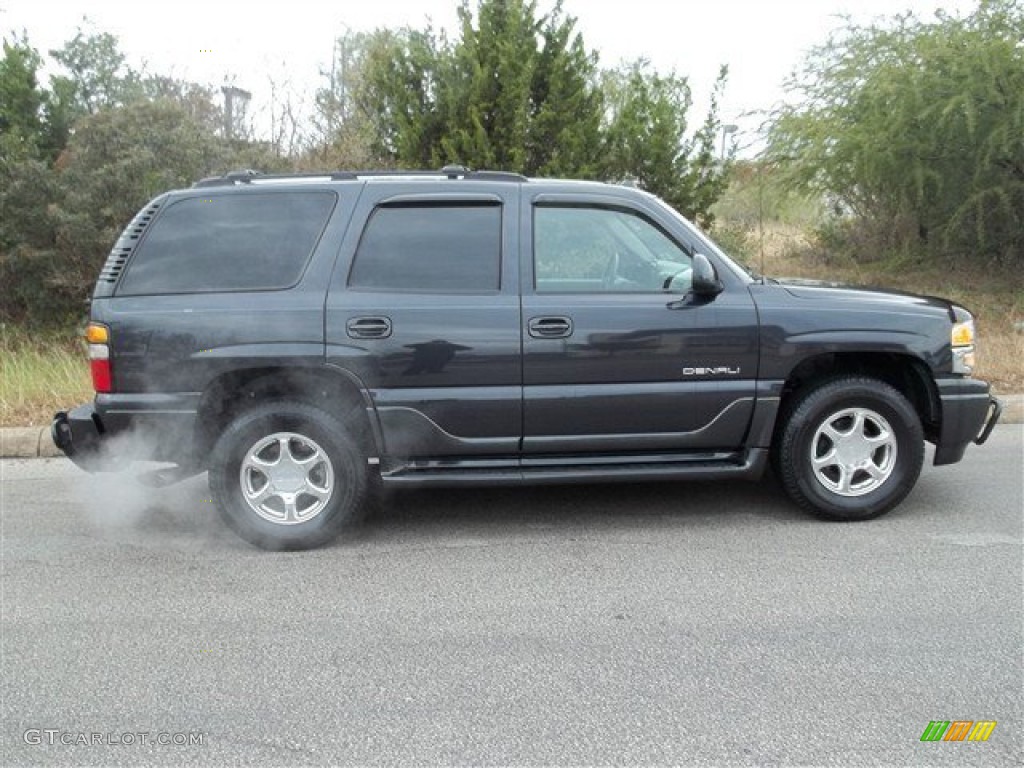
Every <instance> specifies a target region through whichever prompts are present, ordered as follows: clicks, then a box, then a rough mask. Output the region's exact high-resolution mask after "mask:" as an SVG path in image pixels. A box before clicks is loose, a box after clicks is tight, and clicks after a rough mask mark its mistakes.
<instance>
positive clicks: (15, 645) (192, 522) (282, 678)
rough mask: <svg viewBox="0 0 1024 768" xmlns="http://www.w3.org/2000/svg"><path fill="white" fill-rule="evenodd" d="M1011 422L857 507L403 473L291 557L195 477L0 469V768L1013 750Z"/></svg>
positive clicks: (673, 487) (989, 759)
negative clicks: (485, 483)
mask: <svg viewBox="0 0 1024 768" xmlns="http://www.w3.org/2000/svg"><path fill="white" fill-rule="evenodd" d="M1022 433H1024V429H1022V427H1021V426H1020V425H1006V426H1000V427H998V428H997V429H996V431H995V433H994V434H993V436H992V438H991V440H990V442H989V444H987V445H986V446H983V447H980V448H978V447H972V448H971V449H969V450H968V453H967V456H966V458H965V460H964V461H963V462H962V463H961V464H958V465H954V466H951V467H939V468H933V467H930V466H926V468H925V471H924V474H923V475H922V478H921V480H920V482H919V484H918V486H917V488H916V490H915V491H914V492H913V493H912V495H911V496H910V497H909V499H908V500H907V501H906V502H904V504H903V505H902V506H901V507H899V508H898V509H897V510H895V511H893V512H892V513H890V514H889V515H887V516H885V517H883V518H880V519H878V520H875V521H873V522H869V523H861V524H834V523H825V522H820V521H817V520H815V519H812V518H809V517H806V516H805V515H803V514H802V513H800V512H799V511H798V510H797V509H796V508H795V507H793V506H792V505H791V504H790V503H789V502H788V501H787V500H786V499H785V497H784V496H783V494H782V492H781V491H780V490H779V488H778V487H777V485H776V484H775V483H774V482H773V481H770V480H769V481H766V482H764V483H761V484H740V483H726V484H723V483H717V484H714V483H707V484H690V485H684V484H664V485H646V486H641V485H628V486H603V487H601V486H595V487H590V488H583V487H563V488H547V489H515V490H507V489H505V490H488V491H465V490H463V491H431V492H405V493H402V494H400V495H397V496H396V497H395V498H394V499H392V500H391V502H390V504H389V505H388V506H387V507H385V508H384V509H383V510H381V511H380V512H379V513H378V514H377V515H376V516H375V517H373V518H372V519H371V520H370V521H369V522H368V523H367V524H365V525H364V526H363V527H362V528H361V529H360V530H359V531H358V532H357V533H356V534H354V535H353V536H352V537H350V538H348V539H346V540H344V541H339V542H338V543H336V544H335V545H333V546H330V547H327V548H325V549H322V550H318V551H314V552H302V553H287V554H280V553H278V554H273V553H265V552H261V551H258V550H255V549H253V548H251V547H249V546H248V545H246V544H245V543H244V542H242V541H241V540H239V539H237V538H235V537H234V535H233V534H231V533H230V532H229V531H228V530H227V529H226V527H225V526H224V525H223V524H222V523H221V522H220V520H219V519H218V518H217V516H216V514H215V513H214V511H213V509H212V504H211V503H210V501H209V496H208V494H207V491H206V488H205V483H204V481H203V479H202V478H197V479H194V480H192V481H189V482H187V483H184V484H181V485H179V486H175V487H172V488H170V489H166V490H163V491H151V490H148V489H144V488H142V487H140V486H138V485H136V484H135V483H133V482H132V481H131V480H130V479H129V478H127V477H124V476H106V477H99V478H95V477H91V476H88V475H85V474H83V473H81V472H79V471H78V470H76V469H75V468H74V467H72V466H71V465H70V463H68V462H67V461H66V460H63V459H35V460H28V461H21V460H12V461H3V462H0V473H2V476H0V494H2V495H0V507H2V517H0V523H2V530H0V538H2V550H0V554H2V568H0V570H2V574H0V575H2V579H0V583H2V587H0V597H2V606H0V629H2V638H0V640H2V694H3V696H2V705H0V707H2V708H0V712H2V728H0V739H2V741H0V764H2V765H5V766H9V765H23V764H24V765H28V764H32V765H38V764H46V765H101V764H102V765H138V764H163V765H193V764H203V765H228V764H232V765H234V764H246V765H299V764H309V765H319V764H336V765H337V764H343V765H368V764H374V765H434V764H458V765H495V764H501V765H541V764H543V765H570V764H571V765H580V764H588V765H605V764H616V765H625V764H628V765H668V764H682V765H797V764H800V765H844V766H848V765H883V764H884V765H893V764H895V765H951V766H952V765H956V766H961V765H984V766H1002V765H1018V766H1019V765H1021V764H1022V763H1024V749H1022V734H1024V727H1022V725H1024V722H1022V690H1024V673H1022V648H1024V638H1022V584H1024V554H1022V541H1024V539H1022V526H1024V500H1022V488H1024V448H1022ZM936 720H941V721H947V720H948V721H956V720H971V721H981V720H989V721H996V723H997V725H996V727H995V729H994V730H993V731H992V733H991V736H990V737H989V739H988V741H986V742H968V741H964V742H952V741H940V742H921V741H920V737H921V735H922V733H923V732H924V730H925V728H926V727H927V726H928V724H929V722H931V721H936ZM158 741H167V742H170V743H168V744H163V743H157V742H158ZM176 742H177V743H176ZM190 742H191V743H190ZM197 742H201V743H197Z"/></svg>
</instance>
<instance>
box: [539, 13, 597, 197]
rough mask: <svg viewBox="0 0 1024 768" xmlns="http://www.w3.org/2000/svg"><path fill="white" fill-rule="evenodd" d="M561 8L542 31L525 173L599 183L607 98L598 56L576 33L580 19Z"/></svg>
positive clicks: (548, 19)
mask: <svg viewBox="0 0 1024 768" xmlns="http://www.w3.org/2000/svg"><path fill="white" fill-rule="evenodd" d="M559 9H560V6H556V7H555V12H554V13H552V14H550V15H549V16H548V17H547V18H546V19H545V20H544V21H543V22H542V26H541V31H540V34H541V40H542V43H541V48H540V51H539V52H538V53H537V57H536V61H535V66H534V70H533V80H532V82H531V84H530V94H531V98H530V108H531V109H530V123H529V132H528V134H527V139H526V166H525V169H524V170H525V172H526V173H528V174H530V175H537V176H552V177H564V176H574V177H577V178H583V179H591V178H596V177H597V176H598V175H599V173H600V150H599V148H600V146H601V131H602V121H603V116H604V106H605V94H604V92H603V91H602V90H601V89H600V88H598V87H597V82H598V80H599V71H598V66H597V54H595V53H593V52H590V51H588V50H587V48H586V46H585V45H584V43H583V36H582V35H580V34H579V33H577V32H576V31H575V28H576V20H575V19H573V18H572V17H568V18H563V17H562V16H561V14H560V13H559V12H558V11H559Z"/></svg>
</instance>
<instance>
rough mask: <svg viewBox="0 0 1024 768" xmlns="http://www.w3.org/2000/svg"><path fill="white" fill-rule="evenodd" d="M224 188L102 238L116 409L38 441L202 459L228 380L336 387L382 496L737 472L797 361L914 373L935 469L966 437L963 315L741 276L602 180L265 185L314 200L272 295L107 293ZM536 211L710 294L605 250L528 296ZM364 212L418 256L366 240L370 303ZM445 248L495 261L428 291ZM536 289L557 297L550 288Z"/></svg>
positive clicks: (971, 413) (147, 214) (154, 211)
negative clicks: (297, 259)
mask: <svg viewBox="0 0 1024 768" xmlns="http://www.w3.org/2000/svg"><path fill="white" fill-rule="evenodd" d="M246 186H247V185H244V184H243V185H240V186H239V187H231V186H218V187H214V188H209V189H207V188H202V189H193V190H185V191H179V192H172V193H168V194H166V195H163V196H161V197H160V198H158V199H157V201H155V202H154V203H153V204H151V205H149V206H147V208H146V209H144V210H143V212H142V213H141V214H140V218H139V219H138V221H140V222H142V225H139V226H137V227H135V228H134V229H133V228H129V229H130V231H129V230H126V233H125V235H124V236H123V237H122V239H121V240H119V242H118V247H119V248H120V250H118V253H117V259H118V261H117V264H116V265H114V266H115V267H116V269H115V268H114V267H110V266H109V265H108V268H105V270H104V277H103V279H101V281H100V283H98V285H97V290H96V293H95V295H94V300H93V305H92V319H93V320H94V321H96V322H101V323H104V324H106V325H107V326H108V327H109V328H110V333H111V359H112V365H113V375H114V388H115V391H114V393H111V394H107V395H100V396H97V398H96V400H95V403H94V404H93V406H92V407H90V408H88V409H84V410H79V411H75V412H74V417H73V418H70V417H66V418H65V419H64V420H62V421H61V423H60V425H59V427H60V428H59V429H58V430H57V432H59V434H60V437H61V440H62V441H63V443H64V445H65V446H66V450H67V452H68V453H69V455H77V456H78V458H76V461H77V460H79V459H81V451H77V452H76V451H75V450H74V446H73V445H72V442H73V441H74V440H77V441H78V442H79V443H80V444H87V445H90V446H92V445H96V444H99V443H100V442H102V441H103V440H104V439H106V438H108V437H110V436H112V435H115V434H117V433H119V432H122V431H124V430H128V429H137V428H139V427H140V425H141V427H142V428H144V429H147V430H150V431H151V432H152V433H154V434H156V435H158V436H159V435H160V434H161V432H162V431H163V432H166V434H167V435H173V439H171V438H167V439H166V440H164V443H165V444H166V447H167V450H166V451H161V453H163V454H166V455H167V456H168V457H169V458H171V459H173V460H176V461H180V462H183V463H190V464H198V465H201V464H202V463H203V462H205V460H206V456H205V454H203V453H202V451H203V450H204V446H205V448H208V447H209V444H208V443H206V444H204V443H202V442H201V441H198V440H193V439H192V437H193V435H194V434H198V432H199V431H200V428H206V427H208V424H206V423H205V422H204V423H199V424H197V422H198V421H200V420H201V419H207V420H208V419H209V418H211V414H213V415H216V413H218V412H219V411H227V410H229V409H231V408H237V407H238V404H237V403H233V402H230V401H224V402H222V403H216V402H215V403H214V406H215V407H214V408H213V410H212V411H210V410H203V409H204V408H206V407H208V406H209V403H210V401H211V399H215V394H216V393H217V392H219V391H220V389H219V388H223V387H226V386H227V384H226V382H238V381H245V380H246V376H247V375H249V374H251V375H252V376H254V377H256V376H262V377H264V378H266V377H271V378H274V377H276V378H277V379H278V380H280V381H282V382H287V381H293V380H298V379H300V378H302V377H304V376H314V377H317V378H316V380H317V381H318V382H324V381H326V382H336V383H337V387H335V388H332V387H330V386H324V387H320V391H322V392H323V393H325V394H324V395H323V396H324V397H341V394H339V393H342V392H354V393H356V395H355V397H356V401H357V402H358V403H360V404H361V406H360V407H363V408H365V410H366V412H367V415H368V418H369V424H370V427H371V429H370V432H371V433H372V440H373V453H375V454H376V457H375V458H378V459H379V464H380V467H381V474H382V477H383V478H384V480H385V481H386V482H392V483H394V484H416V483H420V484H445V483H449V484H455V483H468V484H474V483H476V484H479V483H491V482H548V481H559V480H561V481H573V480H577V481H580V482H585V481H590V480H593V479H600V478H602V477H604V478H605V479H607V478H616V479H629V478H635V479H639V478H644V477H647V478H651V479H655V478H663V479H673V478H681V477H712V476H732V477H756V476H757V475H759V474H760V472H761V471H762V469H763V466H764V463H765V458H766V456H767V449H768V448H769V447H770V445H771V440H772V434H773V431H774V427H775V420H776V418H777V415H778V413H779V410H780V404H781V403H782V402H783V399H784V397H785V394H786V391H787V389H786V387H787V383H789V382H791V380H792V377H793V376H794V374H795V372H799V371H804V370H809V368H808V366H817V368H816V370H817V371H818V372H819V373H820V372H822V371H824V373H825V374H827V370H828V369H827V366H828V365H829V361H832V360H835V359H837V358H836V356H837V355H853V356H869V355H870V356H875V357H873V358H872V359H875V360H878V361H880V362H877V363H876V365H882V366H885V365H890V366H893V367H894V368H898V367H899V366H902V365H904V364H905V363H907V364H912V365H913V366H916V368H915V370H920V371H923V372H924V374H923V375H924V376H925V377H926V378H927V381H928V392H929V393H930V397H931V398H932V400H933V401H934V405H933V406H932V407H933V409H934V410H935V411H936V412H937V417H936V418H937V419H938V422H937V423H936V424H934V429H933V432H932V435H933V436H934V437H935V439H936V441H937V442H938V444H939V448H938V451H937V457H938V458H937V461H938V460H939V459H941V461H940V462H939V463H946V462H949V461H956V460H958V459H959V458H960V456H961V455H962V454H963V450H964V448H965V447H966V445H967V444H968V443H969V442H970V440H971V439H973V437H974V436H975V435H976V434H977V432H978V430H979V429H980V427H981V423H980V422H981V421H982V420H984V413H983V411H984V409H985V407H986V406H985V405H984V404H986V403H988V397H989V396H988V388H987V385H985V384H984V383H983V382H971V384H970V385H969V386H967V385H966V384H958V382H961V383H962V382H964V381H965V380H964V379H962V378H960V377H956V376H954V375H953V374H952V371H951V368H952V355H951V350H950V329H951V324H952V322H953V321H954V320H955V319H962V318H963V317H965V316H966V315H965V313H964V311H963V310H962V309H959V308H955V309H954V308H953V307H952V306H951V305H950V304H949V303H948V302H945V301H943V300H940V299H931V298H922V297H916V296H908V295H905V294H895V293H888V292H884V291H867V290H860V289H849V288H843V287H833V286H824V285H820V284H810V283H807V282H790V283H783V282H778V281H771V280H764V281H761V280H754V279H753V278H751V277H749V276H748V275H746V273H745V272H744V271H743V270H742V269H740V268H739V267H738V266H736V265H735V264H734V263H732V262H731V261H729V260H728V258H727V257H726V256H725V255H724V254H722V253H721V252H720V251H719V250H718V249H717V248H716V247H715V246H714V245H713V244H712V243H710V241H708V240H707V239H706V237H705V236H704V235H703V234H702V233H700V232H699V231H697V230H696V229H695V228H693V227H692V226H691V225H690V224H689V223H688V222H686V221H685V220H684V219H682V217H680V216H678V215H677V214H675V213H674V212H672V211H671V210H670V209H668V208H667V207H666V206H665V205H664V204H663V203H661V202H660V201H657V200H655V199H654V198H652V197H651V196H649V195H647V194H645V193H643V192H640V191H638V190H633V189H627V188H623V187H617V186H610V185H604V184H596V183H588V182H573V183H566V182H546V181H537V180H530V181H525V182H521V181H517V180H512V179H508V178H504V177H502V178H501V179H490V178H486V177H478V178H471V177H467V178H465V179H437V178H430V177H417V178H412V177H410V178H402V177H400V176H389V177H385V178H379V179H371V180H366V179H359V178H356V177H354V176H353V177H351V178H345V179H344V180H342V179H341V177H339V179H338V180H333V181H330V180H320V181H317V180H309V179H305V180H302V181H298V180H296V181H292V182H286V181H284V182H278V183H274V184H273V185H271V184H267V185H266V186H264V187H263V188H262V189H261V191H260V194H261V195H273V194H281V195H287V194H288V193H289V190H293V189H302V190H321V191H327V190H330V191H331V192H332V193H333V194H336V195H337V205H336V206H335V207H334V212H333V214H332V216H331V218H330V220H329V222H328V224H327V227H326V229H325V231H324V233H323V236H322V237H321V238H320V239H319V241H318V243H317V245H316V247H315V249H314V250H313V253H312V255H311V258H310V259H309V262H308V264H307V266H306V267H305V270H304V271H303V273H302V275H301V277H300V279H299V280H298V282H297V283H296V284H295V285H293V286H291V287H288V288H284V289H281V290H264V291H237V292H230V291H229V292H220V293H195V294H189V295H148V296H119V295H118V292H117V281H118V279H120V277H119V276H120V275H122V274H124V273H125V271H130V269H131V264H132V259H134V258H136V257H138V255H139V253H140V252H141V253H143V254H144V253H145V237H146V234H147V232H148V231H151V230H152V226H153V222H156V221H159V218H160V216H162V215H164V212H165V211H166V210H168V208H170V207H172V206H173V204H174V203H175V201H178V200H181V199H184V198H190V197H200V196H201V197H204V198H207V197H210V198H211V199H212V198H215V197H217V196H223V195H245V194H253V192H252V190H250V189H247V188H244V187H246ZM263 199H266V198H263ZM538 206H571V207H585V208H595V209H600V210H614V211H618V212H620V213H621V212H625V213H627V214H629V216H630V217H634V218H636V219H637V220H639V221H642V222H644V223H645V225H649V226H650V227H653V228H655V229H656V230H657V231H658V232H660V236H659V237H661V239H662V240H665V239H667V241H671V243H674V244H675V247H677V248H678V249H679V251H681V252H683V253H685V254H687V255H688V256H687V257H688V258H690V257H692V256H693V255H695V254H698V253H701V254H704V255H705V256H706V257H707V258H708V260H709V262H710V263H711V265H712V267H713V268H714V270H715V272H716V274H717V278H718V280H719V281H720V283H721V289H722V290H721V292H720V293H717V295H712V294H707V295H702V296H697V295H694V294H692V293H689V292H687V288H686V285H685V281H684V283H683V284H682V285H678V284H676V283H675V282H672V281H671V280H670V281H669V284H670V285H671V288H670V289H666V290H650V289H649V288H647V289H645V290H636V291H631V290H630V289H629V287H630V285H631V283H630V282H629V279H628V277H629V276H628V274H626V276H625V277H618V276H616V275H615V274H614V271H615V269H617V268H618V267H619V265H620V264H623V263H625V264H630V265H631V267H630V268H631V269H634V270H635V268H636V264H637V263H639V262H637V258H636V254H631V253H627V252H623V253H620V254H616V255H615V256H614V258H613V259H610V260H609V262H608V265H607V266H605V267H602V271H603V275H601V276H598V277H596V278H594V279H593V280H590V278H586V279H582V280H581V279H576V278H574V279H573V280H568V281H564V282H565V284H566V285H567V286H568V287H569V288H571V292H566V293H561V294H559V293H553V292H548V293H538V292H536V291H535V290H534V285H535V282H536V281H535V276H534V273H533V254H534V248H535V233H534V231H533V220H534V216H533V212H534V210H535V209H536V208H537V207H538ZM460 207H465V208H469V209H472V210H473V211H474V212H475V213H474V215H473V216H466V217H462V218H464V219H465V220H466V221H478V222H484V223H485V224H486V226H489V227H490V226H498V227H499V229H500V231H496V232H495V233H494V236H493V237H492V236H490V235H486V233H482V232H467V231H464V230H462V229H460V226H459V224H458V222H459V221H460V220H461V219H460V216H459V214H458V210H459V209H460ZM382 211H384V212H387V215H386V216H384V215H381V216H380V217H379V218H378V223H380V222H392V221H395V222H399V223H398V224H394V225H392V224H390V223H389V226H402V225H401V223H400V222H402V221H419V222H421V229H423V230H424V232H426V231H427V230H429V237H430V238H431V240H430V244H429V246H430V247H429V248H428V247H426V245H424V247H423V248H422V249H420V248H419V247H418V240H417V233H416V232H415V231H412V232H407V233H403V232H401V231H392V230H390V229H389V230H378V231H377V233H376V234H375V235H374V236H373V245H372V248H375V249H377V250H376V251H374V252H375V253H376V257H375V258H378V259H379V258H386V257H387V254H385V255H384V256H383V257H382V256H381V255H380V248H381V247H382V246H381V245H380V244H381V243H390V244H391V245H389V246H387V247H393V248H402V249H403V250H402V252H401V253H399V254H396V259H395V261H394V263H396V264H406V265H407V266H406V267H404V269H406V270H408V271H407V273H405V274H402V275H401V276H400V277H401V278H402V279H400V280H396V281H394V285H393V286H389V283H388V274H387V271H386V270H385V271H384V272H381V271H380V270H378V271H376V272H373V271H367V269H363V268H360V270H356V269H355V267H354V264H355V263H356V261H355V260H356V259H358V258H359V254H360V244H361V242H362V239H363V235H364V232H365V231H366V225H367V222H369V221H371V220H372V219H373V217H374V215H375V213H379V212H382ZM403 212H404V213H403ZM410 212H413V213H414V214H415V215H405V213H410ZM442 212H443V213H442ZM432 216H433V217H443V220H444V221H445V222H446V223H445V225H444V226H443V227H440V226H434V225H433V222H435V221H441V220H442V219H441V218H436V219H435V218H432ZM620 218H621V217H620ZM449 222H451V223H449ZM485 224H480V225H479V226H484V225H485ZM134 226H135V225H134V224H133V227H134ZM136 230H137V231H136ZM133 233H135V234H133ZM426 236H427V235H426V234H424V237H426ZM630 237H631V236H630V235H629V234H628V233H626V234H625V235H624V239H623V241H622V243H623V245H622V247H623V248H628V246H629V243H630ZM126 238H127V239H126ZM445 238H450V240H449V241H446V240H445ZM446 242H447V243H448V244H447V245H446ZM126 244H127V245H126ZM637 247H638V248H639V247H640V246H637ZM446 249H448V250H450V251H451V252H455V250H458V252H459V258H460V259H461V260H462V261H460V262H459V263H463V264H465V263H467V262H466V259H467V258H470V259H471V258H472V256H473V254H474V253H475V252H476V251H479V252H480V258H481V259H484V260H488V259H493V260H495V262H491V263H496V264H497V273H496V277H497V284H496V285H495V284H494V278H495V273H494V272H493V270H491V271H488V272H483V271H482V272H481V273H480V274H479V275H477V276H473V277H472V278H470V277H469V276H468V275H455V276H453V279H451V280H437V279H435V278H436V275H435V273H434V269H435V266H434V265H436V268H438V269H443V267H444V265H445V263H446V260H445V253H446V252H448V251H446ZM466 249H470V250H468V251H467V250H466ZM473 249H475V250H473ZM115 250H116V249H115ZM370 250H371V246H367V248H366V252H370ZM584 257H587V254H584ZM112 258H113V257H112ZM641 261H642V260H641ZM381 263H383V262H381ZM387 263H391V262H390V261H388V262H387ZM664 263H674V262H661V261H658V260H657V259H655V260H651V261H650V265H649V268H650V269H658V268H659V267H660V266H662V267H663V265H664ZM641 266H642V264H641ZM624 274H625V270H624ZM353 275H356V276H357V277H356V279H352V276H353ZM366 275H370V277H366ZM417 275H418V276H419V277H417ZM488 275H490V276H489V277H488ZM461 277H466V278H467V279H457V278H461ZM588 280H589V281H590V282H588ZM658 284H660V281H658ZM547 285H548V286H556V287H557V286H558V285H559V283H558V281H557V278H556V279H554V280H553V281H549V282H548V283H547ZM466 286H469V288H468V289H466ZM591 288H592V290H591ZM548 290H551V289H550V287H549V288H548ZM937 382H938V383H937ZM318 386H319V385H318ZM282 387H284V385H283V384H282ZM965 387H966V388H965ZM225 391H227V390H226V389H225ZM283 391H284V392H285V393H286V394H287V390H286V389H284V390H283ZM328 392H330V393H333V394H331V395H328V394H326V393H328ZM319 404H320V405H322V406H323V407H325V408H332V407H336V406H338V407H340V404H339V403H336V402H331V401H325V402H321V403H319ZM83 414H84V415H83ZM197 414H202V416H198V417H197ZM158 442H159V440H158Z"/></svg>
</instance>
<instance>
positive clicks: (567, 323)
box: [527, 317, 572, 339]
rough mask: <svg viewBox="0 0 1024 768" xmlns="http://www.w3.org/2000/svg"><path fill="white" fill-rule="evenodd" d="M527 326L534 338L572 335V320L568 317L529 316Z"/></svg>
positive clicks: (558, 337) (559, 337)
mask: <svg viewBox="0 0 1024 768" xmlns="http://www.w3.org/2000/svg"><path fill="white" fill-rule="evenodd" d="M527 328H528V329H529V332H530V335H531V336H533V338H535V339H564V338H566V337H567V336H572V320H571V319H570V318H568V317H531V318H530V322H529V323H528V324H527Z"/></svg>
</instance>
